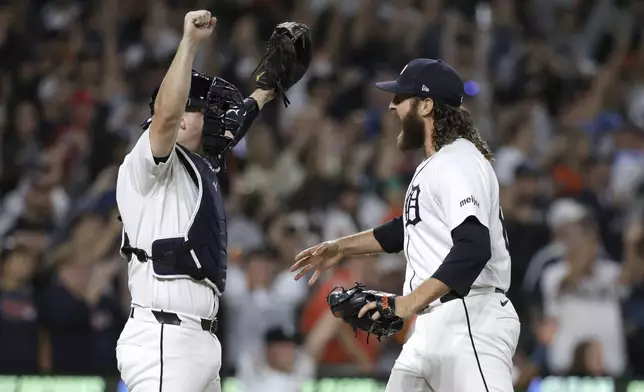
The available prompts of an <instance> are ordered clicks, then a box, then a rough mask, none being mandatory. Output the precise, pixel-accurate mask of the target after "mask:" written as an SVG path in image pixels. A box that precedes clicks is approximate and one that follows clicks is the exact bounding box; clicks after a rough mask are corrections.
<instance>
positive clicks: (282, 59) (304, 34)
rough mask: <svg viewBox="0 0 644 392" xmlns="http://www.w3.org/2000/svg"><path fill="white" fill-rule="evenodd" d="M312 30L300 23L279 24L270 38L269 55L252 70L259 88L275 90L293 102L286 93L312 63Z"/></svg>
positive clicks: (286, 104) (267, 53)
mask: <svg viewBox="0 0 644 392" xmlns="http://www.w3.org/2000/svg"><path fill="white" fill-rule="evenodd" d="M312 49H313V46H312V44H311V29H310V28H309V27H308V26H307V25H305V24H303V23H297V22H284V23H280V24H278V25H277V27H275V30H273V34H272V35H271V38H270V39H269V40H268V48H267V49H266V54H265V55H264V57H263V58H262V61H260V63H259V65H258V66H257V68H256V69H255V71H253V75H255V80H256V81H257V87H258V88H260V89H262V90H273V89H274V90H275V91H276V93H277V94H280V95H281V96H282V98H283V100H284V106H287V107H288V104H289V103H290V102H289V100H288V98H286V95H285V92H286V91H287V90H288V89H289V88H291V86H293V85H294V84H295V83H297V82H298V81H299V80H300V79H301V78H302V76H304V73H305V72H306V70H307V69H308V68H309V64H310V63H311V52H312Z"/></svg>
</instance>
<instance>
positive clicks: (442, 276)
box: [432, 216, 492, 296]
mask: <svg viewBox="0 0 644 392" xmlns="http://www.w3.org/2000/svg"><path fill="white" fill-rule="evenodd" d="M452 240H453V242H454V246H453V247H452V249H451V250H450V252H449V253H448V254H447V257H445V260H443V263H442V264H441V265H440V267H438V270H436V272H435V273H434V275H433V276H432V277H433V278H436V279H438V280H440V281H441V282H443V283H445V284H446V285H447V286H448V287H449V288H450V289H451V290H453V291H455V292H456V293H457V294H458V295H460V296H465V295H467V293H468V292H469V291H470V287H472V284H473V283H474V281H475V280H476V278H478V276H479V275H480V274H481V271H483V268H485V265H486V264H487V262H488V261H489V260H490V257H491V256H492V250H491V245H490V232H489V230H488V228H487V227H485V226H484V225H483V224H481V222H479V220H478V219H476V218H475V217H473V216H470V217H468V218H467V219H465V220H464V221H463V223H461V224H460V225H459V226H458V227H456V228H455V229H454V230H452Z"/></svg>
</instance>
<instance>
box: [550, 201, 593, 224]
mask: <svg viewBox="0 0 644 392" xmlns="http://www.w3.org/2000/svg"><path fill="white" fill-rule="evenodd" d="M588 215H589V211H588V209H587V208H586V207H585V206H584V205H583V204H581V203H579V202H578V201H575V200H573V199H559V200H557V201H555V202H554V203H552V204H551V205H550V209H549V210H548V216H547V221H548V226H550V228H556V227H560V226H563V225H566V224H569V223H576V222H579V221H580V220H582V219H583V218H586V217H588Z"/></svg>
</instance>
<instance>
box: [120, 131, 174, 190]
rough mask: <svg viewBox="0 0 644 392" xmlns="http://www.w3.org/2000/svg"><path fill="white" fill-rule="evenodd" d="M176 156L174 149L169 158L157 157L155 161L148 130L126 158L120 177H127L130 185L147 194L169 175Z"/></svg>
mask: <svg viewBox="0 0 644 392" xmlns="http://www.w3.org/2000/svg"><path fill="white" fill-rule="evenodd" d="M176 154H177V153H176V151H175V149H172V152H171V153H170V155H169V156H168V157H156V160H155V157H154V156H153V155H152V147H151V145H150V131H149V130H146V131H145V132H143V134H142V135H141V137H140V138H139V140H138V141H137V142H136V145H135V146H134V148H132V151H130V153H129V154H128V155H127V156H126V157H125V160H124V161H123V164H122V165H121V168H120V170H119V176H124V177H127V178H128V179H129V183H130V185H131V186H133V187H134V188H135V189H136V190H137V191H138V192H139V193H141V194H147V193H148V192H149V191H150V190H151V189H152V187H153V186H154V184H155V183H157V182H158V181H161V180H162V179H164V178H165V177H166V176H167V175H168V173H169V172H170V168H171V167H172V165H173V163H174V161H175V160H176V158H175V156H176ZM160 158H161V159H160Z"/></svg>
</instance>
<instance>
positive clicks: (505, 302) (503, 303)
mask: <svg viewBox="0 0 644 392" xmlns="http://www.w3.org/2000/svg"><path fill="white" fill-rule="evenodd" d="M508 301H510V300H509V299H506V300H505V301H501V306H505V305H507V304H508Z"/></svg>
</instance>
